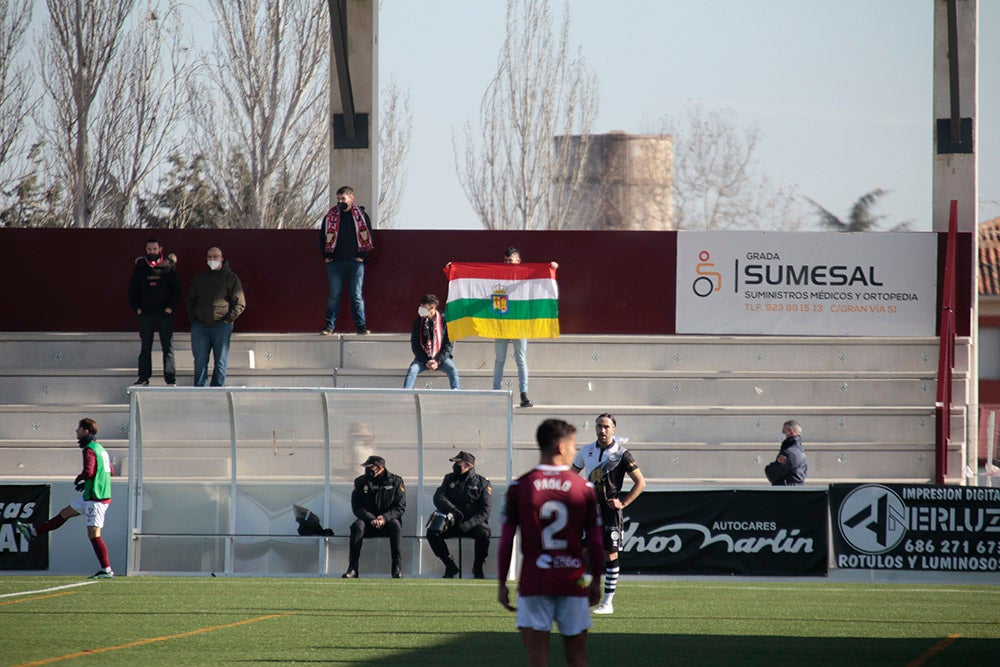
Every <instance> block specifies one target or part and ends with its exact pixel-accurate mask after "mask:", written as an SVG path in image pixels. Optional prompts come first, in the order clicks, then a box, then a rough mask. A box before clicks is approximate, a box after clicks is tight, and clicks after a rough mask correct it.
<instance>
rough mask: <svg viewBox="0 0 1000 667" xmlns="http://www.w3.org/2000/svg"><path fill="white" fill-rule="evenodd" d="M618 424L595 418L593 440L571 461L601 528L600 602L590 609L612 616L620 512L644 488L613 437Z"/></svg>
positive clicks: (611, 418)
mask: <svg viewBox="0 0 1000 667" xmlns="http://www.w3.org/2000/svg"><path fill="white" fill-rule="evenodd" d="M617 428H618V421H617V420H616V419H615V418H614V416H612V415H610V414H608V413H606V412H605V413H604V414H602V415H600V416H598V417H597V420H596V422H595V425H594V430H595V431H596V432H597V439H596V440H595V441H594V442H592V443H590V444H589V445H587V446H586V447H584V448H583V449H581V450H580V452H579V453H578V454H577V455H576V458H575V459H574V460H573V469H574V470H576V471H577V472H580V471H581V470H582V471H583V474H584V477H586V478H587V479H589V480H590V481H591V482H592V483H593V485H594V488H596V489H597V504H598V506H599V507H600V508H601V522H602V523H603V525H604V599H603V600H601V604H599V605H597V607H596V608H595V609H594V613H595V614H613V613H614V611H615V608H614V605H613V604H612V600H613V599H614V597H615V589H616V588H617V587H618V574H619V572H620V568H619V565H618V552H619V551H621V549H622V547H623V546H624V544H623V539H624V527H625V518H624V516H623V514H622V510H623V509H625V508H626V507H628V506H629V505H631V504H632V503H633V502H634V501H635V499H636V498H638V497H639V494H640V493H642V490H643V489H644V488H646V478H645V477H643V476H642V471H640V470H639V464H638V463H636V462H635V457H633V456H632V452H630V451H629V450H627V449H625V441H624V440H620V439H619V438H617V437H616V436H615V430H616V429H617ZM626 475H627V476H628V477H630V478H631V479H632V489H631V490H630V491H629V492H628V493H627V494H625V493H624V491H623V489H622V485H623V483H624V481H625V477H626ZM594 553H596V552H594Z"/></svg>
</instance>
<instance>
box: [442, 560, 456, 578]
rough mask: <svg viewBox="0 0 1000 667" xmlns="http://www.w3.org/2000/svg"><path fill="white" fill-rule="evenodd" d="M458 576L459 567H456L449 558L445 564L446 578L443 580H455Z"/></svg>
mask: <svg viewBox="0 0 1000 667" xmlns="http://www.w3.org/2000/svg"><path fill="white" fill-rule="evenodd" d="M456 574H458V566H457V565H455V561H453V560H452V559H450V558H449V559H448V560H446V561H445V562H444V577H442V579H454V578H455V575H456Z"/></svg>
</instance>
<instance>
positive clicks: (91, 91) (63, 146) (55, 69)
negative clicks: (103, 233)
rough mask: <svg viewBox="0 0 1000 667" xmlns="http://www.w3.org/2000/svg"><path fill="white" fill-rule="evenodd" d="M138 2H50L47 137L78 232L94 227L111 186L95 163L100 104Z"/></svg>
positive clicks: (44, 57)
mask: <svg viewBox="0 0 1000 667" xmlns="http://www.w3.org/2000/svg"><path fill="white" fill-rule="evenodd" d="M134 4H135V0H87V1H86V2H85V1H84V0H46V5H47V6H48V10H49V23H48V26H47V30H46V35H45V43H44V45H43V47H42V53H40V54H39V58H38V60H39V62H41V63H42V67H41V71H42V84H43V86H44V88H45V91H46V93H47V95H48V98H49V100H50V102H51V105H52V111H53V113H52V114H51V116H47V122H46V123H45V124H44V130H43V131H44V133H45V134H46V136H47V138H48V139H49V141H48V144H49V148H50V150H51V151H52V155H53V156H54V160H53V161H54V163H55V164H56V165H57V174H56V177H57V178H61V179H63V180H65V182H66V184H67V187H68V191H69V196H70V203H71V206H70V208H71V219H72V223H71V224H72V226H74V227H90V226H91V225H92V222H93V219H92V214H93V211H94V206H95V202H96V200H97V199H98V197H99V195H100V194H101V192H102V191H106V189H107V187H108V184H107V182H106V179H104V178H103V176H102V175H100V174H98V173H97V172H96V170H95V169H94V165H93V163H92V161H91V152H92V147H91V143H90V133H91V131H92V129H93V128H92V124H93V122H94V121H93V119H94V118H96V117H99V116H100V113H98V110H97V109H96V108H95V105H96V104H97V103H98V91H99V90H100V87H101V84H102V83H103V81H104V77H105V76H106V75H107V73H108V70H109V68H110V67H111V64H112V61H113V60H114V56H115V52H116V50H117V48H118V46H119V41H120V39H121V36H122V28H123V26H124V23H125V19H126V17H127V16H128V14H129V12H131V10H132V7H133V5H134Z"/></svg>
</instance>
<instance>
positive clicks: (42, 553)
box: [0, 484, 50, 570]
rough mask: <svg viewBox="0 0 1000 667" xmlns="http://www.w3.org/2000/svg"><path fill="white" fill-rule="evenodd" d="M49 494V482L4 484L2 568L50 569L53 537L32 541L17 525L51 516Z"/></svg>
mask: <svg viewBox="0 0 1000 667" xmlns="http://www.w3.org/2000/svg"><path fill="white" fill-rule="evenodd" d="M49 494H50V489H49V485H48V484H24V485H0V521H2V523H0V570H47V569H49V541H48V540H47V539H44V538H43V539H36V540H33V541H31V542H29V541H28V540H26V539H24V537H23V536H22V535H21V534H20V533H19V532H18V531H17V529H16V528H15V527H14V522H15V521H20V522H21V523H25V524H40V523H42V522H43V521H45V520H46V519H48V518H49Z"/></svg>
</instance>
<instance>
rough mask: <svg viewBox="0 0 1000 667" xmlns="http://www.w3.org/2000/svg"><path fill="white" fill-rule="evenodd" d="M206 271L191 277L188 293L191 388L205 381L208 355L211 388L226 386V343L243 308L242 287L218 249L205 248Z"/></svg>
mask: <svg viewBox="0 0 1000 667" xmlns="http://www.w3.org/2000/svg"><path fill="white" fill-rule="evenodd" d="M206 263H207V264H208V268H206V269H205V270H203V271H201V272H200V273H199V274H198V275H196V276H195V278H194V282H192V283H191V291H189V292H188V302H187V307H188V317H189V318H190V319H191V353H192V354H193V355H194V386H196V387H204V386H205V383H206V382H207V381H208V355H209V352H211V353H212V356H213V357H214V359H215V365H214V367H213V368H212V384H211V386H213V387H223V386H225V384H226V364H227V361H228V359H229V339H230V337H231V336H232V335H233V323H234V322H235V321H236V318H237V317H239V316H240V315H241V314H242V313H243V311H244V310H245V309H246V307H247V302H246V297H245V296H244V295H243V284H242V283H241V282H240V278H239V276H237V275H236V274H235V273H233V272H232V271H231V270H230V268H229V261H228V260H226V259H225V258H224V257H223V256H222V250H220V249H219V248H209V249H208V255H207V258H206Z"/></svg>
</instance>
